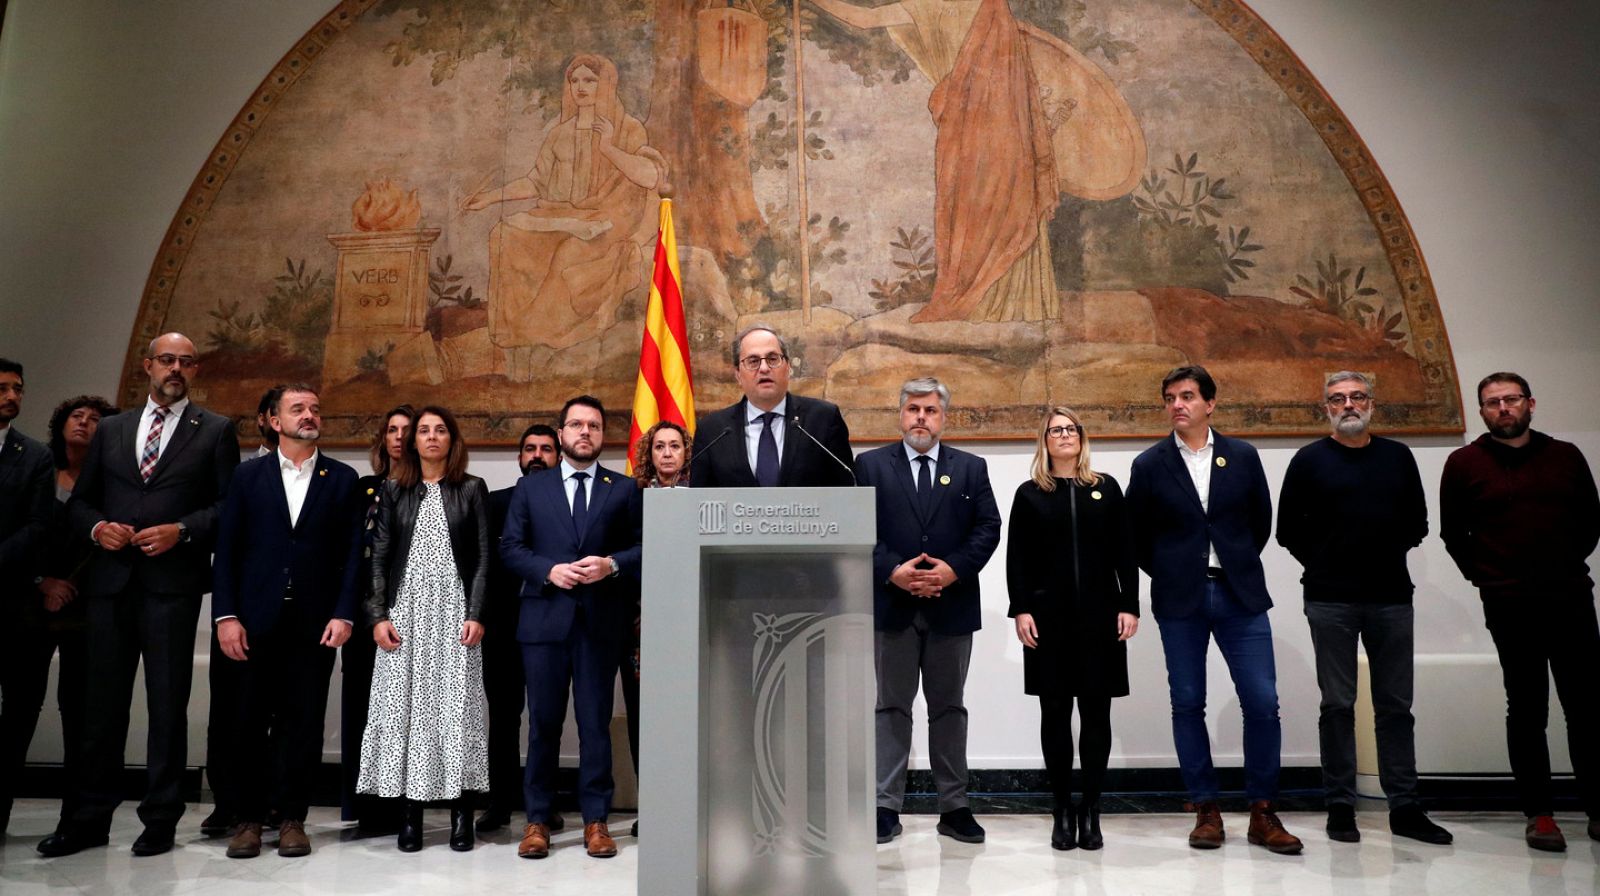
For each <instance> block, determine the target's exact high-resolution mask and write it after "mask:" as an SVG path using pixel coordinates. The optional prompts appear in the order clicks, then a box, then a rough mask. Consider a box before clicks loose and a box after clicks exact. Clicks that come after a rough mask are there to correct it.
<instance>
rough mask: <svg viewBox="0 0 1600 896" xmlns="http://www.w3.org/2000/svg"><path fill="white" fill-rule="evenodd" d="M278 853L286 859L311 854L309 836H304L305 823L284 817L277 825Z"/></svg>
mask: <svg viewBox="0 0 1600 896" xmlns="http://www.w3.org/2000/svg"><path fill="white" fill-rule="evenodd" d="M278 855H280V856H283V857H284V858H286V859H295V858H299V857H300V856H309V855H311V838H310V837H307V836H306V823H305V822H303V821H294V820H292V819H288V818H285V819H284V820H283V823H282V824H280V825H278Z"/></svg>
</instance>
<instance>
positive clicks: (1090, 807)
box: [1078, 803, 1106, 849]
mask: <svg viewBox="0 0 1600 896" xmlns="http://www.w3.org/2000/svg"><path fill="white" fill-rule="evenodd" d="M1078 845H1079V846H1081V847H1083V848H1084V849H1099V848H1100V847H1102V846H1105V845H1106V841H1105V839H1104V838H1103V837H1101V836H1100V804H1099V803H1084V804H1083V805H1081V806H1079V807H1078Z"/></svg>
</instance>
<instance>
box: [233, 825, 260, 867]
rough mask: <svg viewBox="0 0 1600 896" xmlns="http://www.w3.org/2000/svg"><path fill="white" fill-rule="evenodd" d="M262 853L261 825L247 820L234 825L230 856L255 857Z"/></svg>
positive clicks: (240, 857) (237, 857)
mask: <svg viewBox="0 0 1600 896" xmlns="http://www.w3.org/2000/svg"><path fill="white" fill-rule="evenodd" d="M259 855H261V825H260V823H259V822H254V821H246V822H241V823H240V824H236V825H234V827H233V839H232V840H229V841H228V858H230V859H253V858H255V857H256V856H259Z"/></svg>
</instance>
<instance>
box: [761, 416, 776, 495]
mask: <svg viewBox="0 0 1600 896" xmlns="http://www.w3.org/2000/svg"><path fill="white" fill-rule="evenodd" d="M777 416H778V415H777V414H775V413H773V412H772V411H768V412H766V413H765V414H762V415H761V440H760V441H758V442H757V443H756V483H757V484H759V485H760V486H761V487H762V488H772V487H773V486H776V485H777V484H778V439H777V437H775V436H774V435H773V434H772V420H773V418H774V417H777Z"/></svg>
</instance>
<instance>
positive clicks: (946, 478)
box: [939, 473, 950, 485]
mask: <svg viewBox="0 0 1600 896" xmlns="http://www.w3.org/2000/svg"><path fill="white" fill-rule="evenodd" d="M939 484H940V485H949V484H950V475H949V474H948V473H946V474H945V475H943V476H940V477H939Z"/></svg>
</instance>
